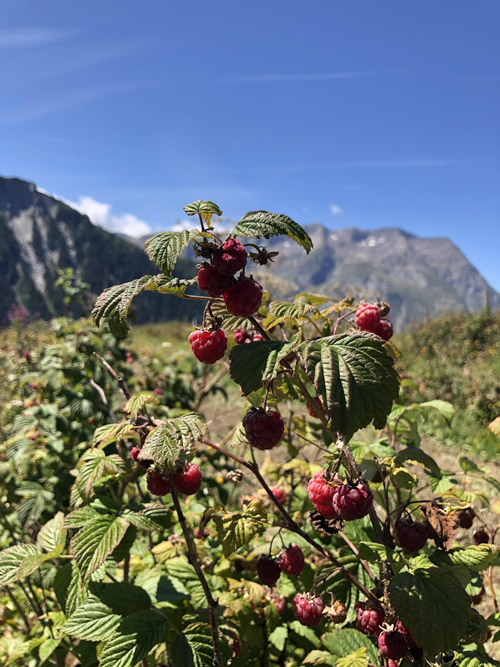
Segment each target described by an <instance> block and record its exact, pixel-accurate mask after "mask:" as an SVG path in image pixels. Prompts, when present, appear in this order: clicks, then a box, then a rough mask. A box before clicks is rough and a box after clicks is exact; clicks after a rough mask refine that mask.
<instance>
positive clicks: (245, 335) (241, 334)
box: [233, 329, 252, 345]
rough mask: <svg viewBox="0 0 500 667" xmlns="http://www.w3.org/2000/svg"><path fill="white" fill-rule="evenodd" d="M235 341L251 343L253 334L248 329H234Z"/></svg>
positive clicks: (240, 343)
mask: <svg viewBox="0 0 500 667" xmlns="http://www.w3.org/2000/svg"><path fill="white" fill-rule="evenodd" d="M233 337H234V342H235V343H237V344H238V345H242V344H243V343H250V342H251V341H252V334H251V333H250V332H249V331H247V330H246V329H235V330H234V334H233Z"/></svg>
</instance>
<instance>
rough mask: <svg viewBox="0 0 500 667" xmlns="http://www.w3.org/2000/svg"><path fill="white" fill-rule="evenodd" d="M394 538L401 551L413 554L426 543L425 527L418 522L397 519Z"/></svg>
mask: <svg viewBox="0 0 500 667" xmlns="http://www.w3.org/2000/svg"><path fill="white" fill-rule="evenodd" d="M396 537H397V539H398V543H399V545H400V546H401V547H403V549H406V551H410V552H411V553H415V552H416V551H420V549H422V547H424V546H425V543H426V542H427V526H426V525H425V524H424V523H420V522H418V521H415V522H413V521H409V520H408V519H399V520H398V521H397V522H396Z"/></svg>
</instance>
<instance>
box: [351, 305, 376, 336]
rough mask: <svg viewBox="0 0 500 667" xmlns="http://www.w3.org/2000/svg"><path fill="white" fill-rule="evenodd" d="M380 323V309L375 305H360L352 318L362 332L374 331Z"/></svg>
mask: <svg viewBox="0 0 500 667" xmlns="http://www.w3.org/2000/svg"><path fill="white" fill-rule="evenodd" d="M379 322H380V308H379V307H378V306H377V304H376V303H362V304H361V305H360V306H359V308H358V309H357V311H356V315H355V316H354V323H355V324H356V326H357V327H359V328H360V329H363V330H364V331H372V332H373V331H374V330H375V327H376V326H377V324H378V323H379Z"/></svg>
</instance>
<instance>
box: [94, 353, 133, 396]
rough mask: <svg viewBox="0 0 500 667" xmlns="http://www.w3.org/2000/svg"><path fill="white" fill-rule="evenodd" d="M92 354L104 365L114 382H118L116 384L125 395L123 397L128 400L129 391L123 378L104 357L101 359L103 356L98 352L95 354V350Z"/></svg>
mask: <svg viewBox="0 0 500 667" xmlns="http://www.w3.org/2000/svg"><path fill="white" fill-rule="evenodd" d="M94 356H95V357H97V359H99V361H100V362H101V364H102V365H103V366H104V368H105V369H106V370H107V371H108V373H109V374H110V375H111V376H112V377H113V378H114V379H115V380H116V382H117V383H118V386H119V387H120V389H121V392H122V394H123V395H124V396H125V398H126V399H127V401H128V399H129V398H130V392H129V390H128V389H127V385H126V384H125V381H124V379H123V378H122V377H120V376H119V375H118V374H117V373H116V371H115V370H113V369H112V368H111V366H110V365H109V364H108V362H107V361H106V359H103V357H101V355H100V354H97V352H94Z"/></svg>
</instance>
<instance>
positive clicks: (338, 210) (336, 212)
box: [330, 204, 344, 215]
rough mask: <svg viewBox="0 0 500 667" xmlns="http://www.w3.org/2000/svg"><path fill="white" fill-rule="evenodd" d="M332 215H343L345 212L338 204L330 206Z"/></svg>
mask: <svg viewBox="0 0 500 667" xmlns="http://www.w3.org/2000/svg"><path fill="white" fill-rule="evenodd" d="M330 213H331V215H342V214H343V213H344V211H343V210H342V209H341V208H340V206H337V204H330Z"/></svg>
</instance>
